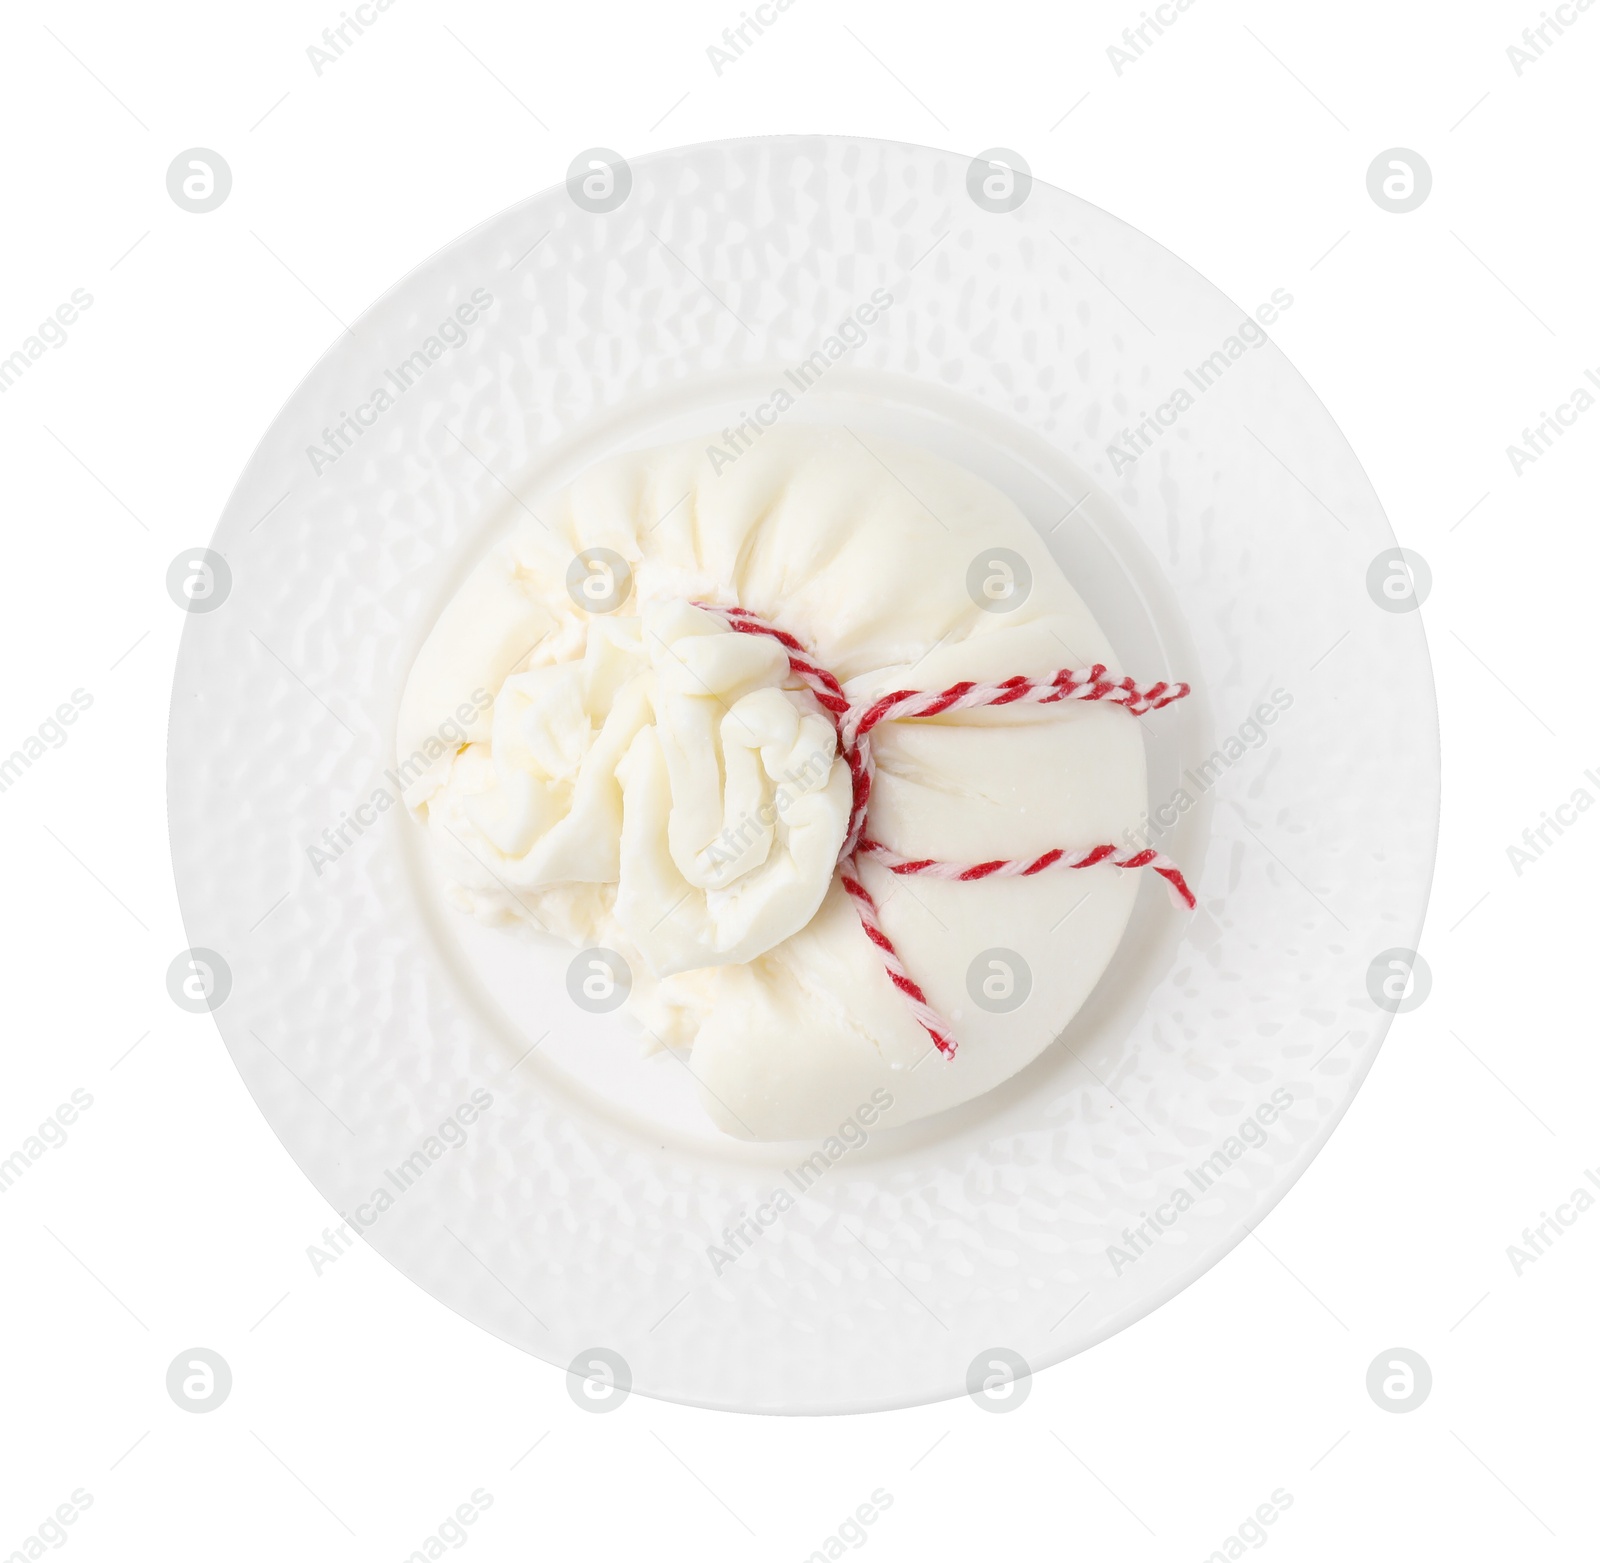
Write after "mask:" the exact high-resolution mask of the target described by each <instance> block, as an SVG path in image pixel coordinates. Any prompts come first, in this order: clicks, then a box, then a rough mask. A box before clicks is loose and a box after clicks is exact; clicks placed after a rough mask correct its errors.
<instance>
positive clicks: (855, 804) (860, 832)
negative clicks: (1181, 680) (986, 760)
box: [695, 602, 1195, 1058]
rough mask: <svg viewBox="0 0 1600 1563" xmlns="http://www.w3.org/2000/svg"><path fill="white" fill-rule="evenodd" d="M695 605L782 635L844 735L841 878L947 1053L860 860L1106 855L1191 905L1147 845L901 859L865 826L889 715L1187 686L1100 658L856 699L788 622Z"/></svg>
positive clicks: (906, 862)
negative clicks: (878, 733) (879, 736)
mask: <svg viewBox="0 0 1600 1563" xmlns="http://www.w3.org/2000/svg"><path fill="white" fill-rule="evenodd" d="M695 607H697V608H702V609H704V610H705V611H706V612H707V613H714V614H716V615H717V616H718V617H719V618H720V619H722V621H723V622H724V623H725V624H726V625H727V626H728V628H729V629H731V630H736V631H738V633H740V634H741V635H765V636H767V637H769V638H770V639H772V640H775V641H777V643H778V644H779V645H780V646H782V647H783V649H784V651H785V652H786V653H787V654H788V658H789V669H790V671H791V672H792V673H794V674H795V676H796V677H798V678H799V679H800V680H801V681H802V682H804V684H805V685H806V687H807V688H808V689H809V690H810V691H811V692H812V694H813V695H815V696H816V698H817V703H818V705H820V706H821V707H822V709H823V710H824V711H826V712H827V713H828V716H829V718H830V720H831V721H832V722H833V725H834V730H835V732H836V733H837V734H838V741H839V753H840V755H841V756H842V757H843V759H844V762H845V765H846V767H847V768H848V770H849V772H850V787H851V803H850V822H849V825H848V827H847V828H846V830H845V835H844V843H843V845H842V846H841V847H840V848H839V877H840V882H841V883H842V884H843V886H844V889H845V893H846V894H847V895H849V896H850V898H851V900H853V901H854V902H855V907H856V915H857V916H858V917H859V918H860V919H861V926H862V928H863V929H864V930H865V931H866V935H867V937H868V938H869V939H870V940H871V941H872V942H873V944H875V945H876V946H877V948H878V952H879V954H880V955H881V956H882V957H883V964H884V969H885V971H887V973H888V975H889V980H890V982H892V983H893V984H894V985H895V987H897V988H898V989H899V990H900V992H901V993H902V994H903V995H904V996H905V999H906V1002H907V1003H908V1004H909V1005H910V1007H911V1012H912V1014H913V1015H914V1016H915V1017H916V1019H917V1022H918V1024H919V1025H921V1027H922V1028H923V1030H924V1031H926V1032H927V1033H928V1035H929V1036H930V1037H932V1038H933V1043H934V1046H935V1047H937V1048H938V1049H939V1051H940V1052H941V1053H943V1054H944V1055H945V1056H946V1057H947V1058H948V1057H950V1056H951V1055H952V1054H953V1053H954V1052H955V1050H956V1039H955V1037H954V1036H952V1035H951V1033H950V1028H949V1027H948V1026H947V1025H946V1024H945V1022H944V1020H943V1019H942V1018H941V1017H940V1015H939V1012H938V1011H937V1010H936V1009H934V1007H933V1006H932V1005H931V1004H929V1002H928V997H927V995H926V994H925V993H924V992H923V991H922V987H921V985H920V984H919V983H918V982H917V980H916V979H915V978H914V977H913V976H912V975H911V974H910V972H908V971H907V970H906V969H905V966H904V964H903V963H902V962H901V960H900V956H899V954H898V953H897V951H896V950H895V947H894V944H893V942H892V941H891V940H890V938H889V936H888V934H886V933H885V932H884V931H883V924H882V922H881V921H880V919H879V917H878V905H877V902H876V901H874V900H873V898H872V893H871V891H869V890H868V889H867V887H866V886H865V885H864V884H863V883H862V882H861V873H860V868H859V861H860V859H861V858H867V859H868V860H870V861H871V862H874V863H877V864H879V865H880V866H881V867H883V868H886V869H887V870H888V871H889V872H890V873H891V874H901V875H922V876H925V877H927V878H929V879H954V880H961V881H969V880H976V879H1027V878H1029V877H1031V876H1032V875H1034V874H1040V873H1043V872H1044V871H1045V870H1046V869H1048V868H1093V867H1095V866H1096V865H1097V864H1100V863H1110V864H1112V865H1113V866H1114V867H1116V868H1148V869H1152V870H1153V871H1154V872H1155V873H1157V874H1159V875H1160V876H1161V877H1162V878H1163V879H1164V880H1166V881H1167V885H1168V889H1169V892H1170V894H1171V895H1172V898H1173V901H1174V902H1175V903H1181V904H1182V905H1184V906H1187V907H1190V908H1193V906H1194V904H1195V902H1194V895H1193V894H1192V893H1191V891H1190V889H1189V886H1188V885H1187V884H1186V883H1185V881H1184V877H1183V873H1182V871H1181V870H1180V869H1179V867H1178V865H1177V864H1176V863H1174V862H1173V861H1172V859H1171V858H1169V857H1167V856H1165V855H1164V854H1162V853H1160V852H1156V851H1154V850H1153V849H1151V848H1149V847H1145V848H1142V849H1141V850H1139V851H1136V852H1127V851H1123V850H1122V849H1120V848H1118V847H1116V846H1113V845H1110V844H1102V845H1100V846H1094V847H1086V848H1082V849H1080V850H1078V851H1069V850H1068V849H1067V848H1065V847H1055V848H1052V849H1051V850H1050V851H1048V852H1042V853H1040V854H1039V855H1038V856H1037V857H1031V858H995V859H993V860H991V861H989V862H987V863H945V862H942V861H940V860H939V859H937V858H907V857H902V856H900V854H899V853H898V852H895V851H893V850H892V849H891V848H889V847H886V846H884V845H883V843H882V842H879V841H874V840H872V839H871V838H870V837H869V836H867V835H866V833H865V829H866V822H867V804H868V802H869V801H870V799H871V796H872V777H873V763H872V746H871V744H870V742H869V741H868V739H869V735H870V734H871V732H872V730H873V728H875V727H877V726H879V725H880V724H882V723H884V722H894V721H903V720H910V719H914V718H917V717H930V716H941V715H943V714H944V713H945V712H947V711H971V710H976V709H978V708H979V707H983V706H1007V705H1019V704H1028V705H1057V704H1060V703H1061V702H1063V701H1068V700H1078V701H1100V702H1103V703H1105V704H1109V705H1120V706H1125V707H1126V708H1127V709H1128V710H1129V711H1131V712H1132V713H1133V714H1134V715H1135V716H1143V715H1144V714H1145V713H1146V712H1148V711H1159V710H1160V709H1161V708H1162V707H1163V706H1167V705H1171V704H1172V702H1173V701H1174V700H1182V699H1183V697H1184V696H1185V695H1187V694H1188V693H1189V686H1188V685H1187V684H1168V683H1159V684H1152V685H1151V686H1150V687H1149V688H1148V689H1140V688H1139V687H1138V685H1137V684H1135V683H1134V681H1133V680H1132V679H1131V678H1119V679H1114V678H1112V677H1111V676H1110V674H1109V673H1108V672H1107V670H1106V668H1105V667H1104V666H1103V665H1102V664H1100V663H1096V664H1095V665H1094V666H1093V667H1091V668H1084V669H1081V670H1074V669H1071V668H1062V669H1060V670H1059V671H1057V672H1055V673H1051V674H1049V675H1047V676H1045V677H1043V678H1028V677H1027V676H1025V675H1023V674H1020V673H1019V674H1017V675H1015V676H1014V677H1012V678H1005V679H1001V680H999V681H998V682H996V683H978V682H975V681H973V680H970V679H968V680H965V681H963V682H962V683H959V684H952V685H951V686H950V687H949V688H948V689H940V690H920V689H899V690H896V691H894V693H892V694H888V695H880V696H879V697H878V698H877V699H875V700H872V701H870V702H868V703H866V704H862V705H856V704H853V703H852V702H851V700H850V697H849V696H848V695H846V694H845V692H844V686H843V685H842V684H840V682H839V680H838V679H837V678H835V677H834V676H833V674H832V673H830V672H829V671H828V670H827V668H825V667H823V666H822V665H821V664H820V663H818V662H815V661H814V660H813V659H812V657H811V654H810V653H809V652H808V651H807V650H806V648H805V647H804V646H803V645H802V644H801V643H800V642H799V641H798V640H796V639H795V637H794V636H793V635H791V634H789V632H788V631H787V630H782V629H779V628H778V627H777V626H776V625H774V624H768V623H767V622H766V620H764V619H761V618H758V617H757V616H756V615H755V614H753V613H751V612H750V611H749V610H748V609H746V608H723V607H718V606H716V605H715V604H712V603H705V602H698V603H696V604H695Z"/></svg>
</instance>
